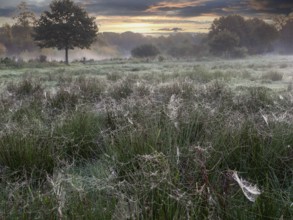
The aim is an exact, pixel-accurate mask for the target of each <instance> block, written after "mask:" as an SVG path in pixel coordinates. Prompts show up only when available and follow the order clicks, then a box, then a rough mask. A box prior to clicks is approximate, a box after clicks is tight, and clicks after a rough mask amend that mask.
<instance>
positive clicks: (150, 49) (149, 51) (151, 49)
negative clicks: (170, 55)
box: [131, 44, 160, 58]
mask: <svg viewBox="0 0 293 220" xmlns="http://www.w3.org/2000/svg"><path fill="white" fill-rule="evenodd" d="M158 54H160V51H159V49H158V48H157V47H156V46H154V45H151V44H145V45H141V46H139V47H136V48H134V49H133V50H132V51H131V55H132V56H133V57H138V58H147V57H150V58H151V57H155V56H157V55H158Z"/></svg>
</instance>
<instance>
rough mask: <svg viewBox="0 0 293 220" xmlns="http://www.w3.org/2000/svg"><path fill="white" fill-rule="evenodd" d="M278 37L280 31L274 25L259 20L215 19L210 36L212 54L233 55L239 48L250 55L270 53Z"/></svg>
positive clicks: (238, 18)
mask: <svg viewBox="0 0 293 220" xmlns="http://www.w3.org/2000/svg"><path fill="white" fill-rule="evenodd" d="M277 37H278V31H277V29H276V28H275V27H274V26H273V25H270V24H267V23H266V22H264V21H263V20H261V19H258V18H252V19H247V20H245V19H244V18H243V17H242V16H240V15H229V16H222V17H220V18H219V19H215V20H214V22H213V24H212V26H211V30H210V32H209V34H208V38H209V45H210V49H211V52H213V53H215V54H221V53H222V54H227V53H233V52H234V51H235V50H238V49H239V48H243V49H245V50H248V52H249V53H250V54H258V53H263V52H268V51H270V50H271V49H272V42H273V41H274V40H276V39H277ZM243 51H244V50H243Z"/></svg>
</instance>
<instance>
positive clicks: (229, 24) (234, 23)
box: [208, 15, 249, 46]
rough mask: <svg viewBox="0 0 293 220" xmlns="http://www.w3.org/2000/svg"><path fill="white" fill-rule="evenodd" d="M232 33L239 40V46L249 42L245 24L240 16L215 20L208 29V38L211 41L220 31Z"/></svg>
mask: <svg viewBox="0 0 293 220" xmlns="http://www.w3.org/2000/svg"><path fill="white" fill-rule="evenodd" d="M225 30H226V31H229V32H230V33H234V34H236V35H237V36H238V38H239V44H240V45H241V46H246V45H247V42H248V41H249V40H248V38H247V24H246V22H245V19H244V18H243V17H242V16H240V15H229V16H222V17H220V18H218V19H215V20H214V22H213V23H212V26H211V28H210V32H209V34H208V38H209V39H212V38H214V37H215V36H216V35H218V34H219V33H220V32H222V31H225Z"/></svg>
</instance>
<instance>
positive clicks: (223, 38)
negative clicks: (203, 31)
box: [209, 30, 239, 55]
mask: <svg viewBox="0 0 293 220" xmlns="http://www.w3.org/2000/svg"><path fill="white" fill-rule="evenodd" d="M209 46H210V48H211V52H212V53H213V54H216V55H222V54H224V55H230V54H231V52H232V51H233V50H234V48H236V47H238V46H239V37H238V36H237V34H235V33H233V32H231V31H228V30H223V31H221V32H218V33H217V34H216V35H214V36H213V37H212V39H210V41H209Z"/></svg>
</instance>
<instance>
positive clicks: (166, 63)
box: [0, 56, 293, 220]
mask: <svg viewBox="0 0 293 220" xmlns="http://www.w3.org/2000/svg"><path fill="white" fill-rule="evenodd" d="M292 82H293V57H292V56H259V57H249V58H245V59H241V60H240V59H239V60H221V59H214V60H212V59H202V60H163V61H149V60H144V61H142V60H135V59H134V60H118V59H117V60H109V61H97V62H88V63H86V64H82V63H72V64H71V65H70V66H66V65H63V64H54V65H52V66H51V65H50V64H46V63H44V64H39V65H35V66H32V65H30V64H24V65H23V66H21V68H20V67H18V68H16V67H14V68H12V67H5V66H0V218H1V219H225V220H226V219H231V220H232V219H293V85H292Z"/></svg>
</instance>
